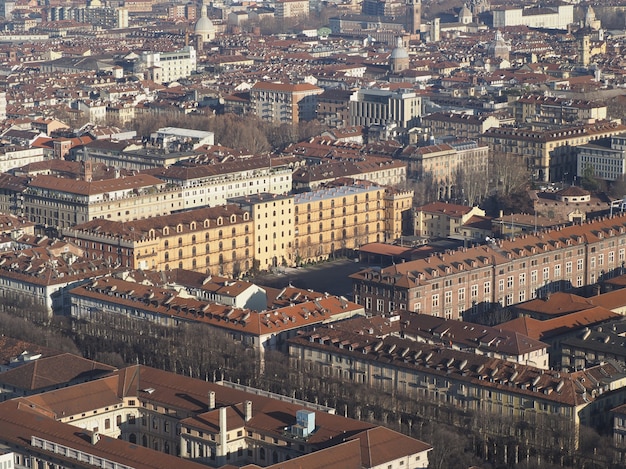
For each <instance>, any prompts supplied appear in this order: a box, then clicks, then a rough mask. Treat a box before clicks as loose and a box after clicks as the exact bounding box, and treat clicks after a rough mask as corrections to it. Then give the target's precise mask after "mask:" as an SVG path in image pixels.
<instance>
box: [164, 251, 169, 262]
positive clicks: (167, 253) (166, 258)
mask: <svg viewBox="0 0 626 469" xmlns="http://www.w3.org/2000/svg"><path fill="white" fill-rule="evenodd" d="M169 260H170V253H169V252H166V253H165V262H167V261H169Z"/></svg>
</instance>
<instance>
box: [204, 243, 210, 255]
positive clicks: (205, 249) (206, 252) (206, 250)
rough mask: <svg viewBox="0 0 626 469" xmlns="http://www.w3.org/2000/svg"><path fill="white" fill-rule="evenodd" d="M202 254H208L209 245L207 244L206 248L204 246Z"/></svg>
mask: <svg viewBox="0 0 626 469" xmlns="http://www.w3.org/2000/svg"><path fill="white" fill-rule="evenodd" d="M204 253H205V254H208V253H209V245H208V244H207V245H206V246H204Z"/></svg>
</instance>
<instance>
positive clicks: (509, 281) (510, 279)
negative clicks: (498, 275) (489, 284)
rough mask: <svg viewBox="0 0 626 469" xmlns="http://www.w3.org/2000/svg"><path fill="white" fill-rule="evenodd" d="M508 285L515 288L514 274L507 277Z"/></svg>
mask: <svg viewBox="0 0 626 469" xmlns="http://www.w3.org/2000/svg"><path fill="white" fill-rule="evenodd" d="M506 287H507V288H513V276H511V277H507V279H506Z"/></svg>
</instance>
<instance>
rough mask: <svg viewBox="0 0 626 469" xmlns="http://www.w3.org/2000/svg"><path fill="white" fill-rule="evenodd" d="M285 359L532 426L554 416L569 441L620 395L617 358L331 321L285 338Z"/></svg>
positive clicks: (602, 421)
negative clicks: (471, 349)
mask: <svg viewBox="0 0 626 469" xmlns="http://www.w3.org/2000/svg"><path fill="white" fill-rule="evenodd" d="M289 359H290V364H291V366H292V367H293V368H294V369H296V370H301V371H306V370H311V369H314V370H316V371H319V372H322V373H325V374H326V375H327V376H329V377H333V378H335V379H340V380H344V381H346V382H351V383H358V384H360V385H362V386H367V387H368V388H371V389H373V390H384V391H387V392H390V393H397V394H399V395H403V396H407V397H410V398H415V399H425V400H428V401H431V402H433V403H436V402H445V403H446V404H447V405H452V406H454V407H457V408H459V409H467V410H472V411H475V412H479V413H481V414H486V415H490V414H492V415H496V416H500V417H502V418H505V419H506V418H508V419H511V420H513V419H520V420H524V421H526V422H529V423H530V424H531V426H532V425H533V424H535V425H542V422H544V421H546V420H548V419H551V418H552V419H554V418H557V419H559V420H560V423H561V424H562V425H565V427H566V428H564V429H563V430H564V431H565V434H569V435H570V438H572V441H571V443H570V444H572V445H574V446H576V444H577V437H576V435H577V432H578V429H579V426H580V425H581V424H583V425H590V426H595V427H596V428H601V427H602V426H603V425H606V424H607V423H608V422H609V419H610V417H609V415H608V412H606V411H605V409H608V408H611V407H612V406H615V405H618V404H620V403H622V402H623V401H624V399H626V388H625V387H624V384H626V373H624V369H623V368H621V367H620V366H619V365H617V364H616V363H605V364H604V365H601V366H597V367H594V368H590V369H587V370H584V371H578V372H575V373H571V374H570V373H564V372H556V371H549V370H545V369H540V368H537V367H534V366H529V365H525V364H518V363H512V362H509V361H506V360H501V359H498V358H492V357H487V356H484V355H477V354H474V353H466V352H461V351H457V350H454V349H452V348H449V347H446V346H442V345H430V344H424V343H420V342H416V341H412V340H409V339H401V338H398V337H392V336H387V337H383V338H375V337H372V336H371V335H360V334H356V333H350V332H346V331H342V330H337V329H334V328H333V329H331V328H321V329H318V330H316V331H314V332H310V333H307V334H303V335H300V336H298V337H295V338H293V339H290V340H289ZM507 431H508V429H507ZM518 436H520V435H519V434H518ZM555 444H556V442H555Z"/></svg>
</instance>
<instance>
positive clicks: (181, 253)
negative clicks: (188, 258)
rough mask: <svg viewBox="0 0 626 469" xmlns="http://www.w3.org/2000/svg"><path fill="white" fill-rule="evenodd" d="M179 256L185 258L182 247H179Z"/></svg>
mask: <svg viewBox="0 0 626 469" xmlns="http://www.w3.org/2000/svg"><path fill="white" fill-rule="evenodd" d="M178 258H179V259H182V258H183V250H182V249H179V250H178Z"/></svg>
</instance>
